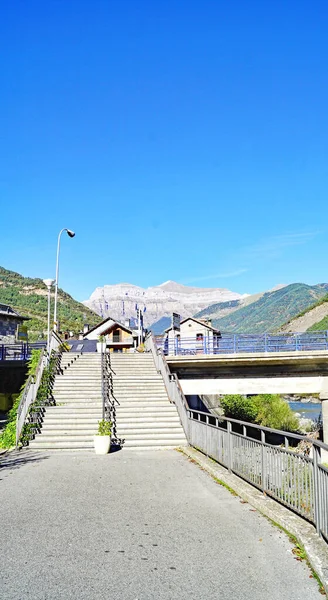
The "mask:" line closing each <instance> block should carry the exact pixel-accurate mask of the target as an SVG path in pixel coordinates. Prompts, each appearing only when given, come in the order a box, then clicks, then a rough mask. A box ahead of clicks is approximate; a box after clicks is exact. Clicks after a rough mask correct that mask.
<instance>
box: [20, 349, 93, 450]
mask: <svg viewBox="0 0 328 600" xmlns="http://www.w3.org/2000/svg"><path fill="white" fill-rule="evenodd" d="M61 368H62V374H60V375H57V376H56V379H55V384H54V389H53V396H54V398H55V401H56V406H50V407H48V408H47V409H46V413H45V416H44V422H43V425H42V430H41V433H40V434H37V435H36V437H35V439H34V440H32V441H31V442H30V444H29V446H30V448H33V449H40V450H41V449H49V450H85V449H87V448H90V449H92V448H93V436H94V435H95V433H97V430H98V421H99V420H100V419H102V388H101V355H100V354H97V353H90V354H83V355H79V354H75V353H64V354H63V356H62V360H61Z"/></svg>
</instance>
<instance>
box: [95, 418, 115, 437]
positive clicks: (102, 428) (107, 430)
mask: <svg viewBox="0 0 328 600" xmlns="http://www.w3.org/2000/svg"><path fill="white" fill-rule="evenodd" d="M112 426H113V423H112V422H111V421H105V419H102V421H98V435H111V433H112Z"/></svg>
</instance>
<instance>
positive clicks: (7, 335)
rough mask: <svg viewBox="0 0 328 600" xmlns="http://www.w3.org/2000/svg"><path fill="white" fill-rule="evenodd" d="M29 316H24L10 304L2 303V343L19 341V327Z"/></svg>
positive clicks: (0, 328)
mask: <svg viewBox="0 0 328 600" xmlns="http://www.w3.org/2000/svg"><path fill="white" fill-rule="evenodd" d="M24 321H29V317H23V316H22V315H20V314H19V313H18V312H17V311H16V310H14V309H13V308H11V307H10V306H9V305H8V304H0V343H1V344H14V343H15V342H16V341H17V334H18V327H19V325H22V323H23V322H24Z"/></svg>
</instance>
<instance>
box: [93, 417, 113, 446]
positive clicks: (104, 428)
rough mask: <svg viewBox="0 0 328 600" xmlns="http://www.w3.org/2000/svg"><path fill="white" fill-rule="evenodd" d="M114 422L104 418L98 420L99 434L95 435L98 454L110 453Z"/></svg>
mask: <svg viewBox="0 0 328 600" xmlns="http://www.w3.org/2000/svg"><path fill="white" fill-rule="evenodd" d="M112 427H113V423H112V422H111V421H106V420H105V419H102V420H101V421H98V434H97V435H95V436H94V437H93V440H94V446H95V451H96V454H108V452H109V450H110V440H111V435H112Z"/></svg>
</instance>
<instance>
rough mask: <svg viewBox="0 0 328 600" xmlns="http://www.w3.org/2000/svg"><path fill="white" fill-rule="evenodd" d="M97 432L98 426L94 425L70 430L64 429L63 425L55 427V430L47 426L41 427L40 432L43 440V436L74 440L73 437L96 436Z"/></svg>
mask: <svg viewBox="0 0 328 600" xmlns="http://www.w3.org/2000/svg"><path fill="white" fill-rule="evenodd" d="M97 431H98V424H97V423H96V424H95V425H91V427H86V426H84V428H83V427H74V428H73V427H72V428H67V427H66V428H65V425H57V426H56V427H55V428H51V427H49V426H47V427H46V426H45V425H44V426H43V427H42V431H41V434H40V435H41V437H42V438H44V437H45V436H47V437H48V436H49V437H50V436H51V437H61V436H65V437H66V436H67V437H69V438H75V437H78V438H79V437H80V436H83V437H88V436H93V435H96V433H97Z"/></svg>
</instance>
